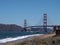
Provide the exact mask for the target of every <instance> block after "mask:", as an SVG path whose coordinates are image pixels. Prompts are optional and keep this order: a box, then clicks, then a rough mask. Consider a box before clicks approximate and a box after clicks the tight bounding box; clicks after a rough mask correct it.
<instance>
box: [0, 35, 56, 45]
mask: <svg viewBox="0 0 60 45" xmlns="http://www.w3.org/2000/svg"><path fill="white" fill-rule="evenodd" d="M54 35H55V34H44V35H39V34H38V35H34V36H30V37H27V38H24V39H18V40H15V41H10V42H7V43H1V44H0V45H22V43H23V42H24V41H25V42H27V41H28V42H30V41H31V40H34V39H35V40H38V39H39V40H40V41H41V39H45V38H48V37H52V36H54Z"/></svg>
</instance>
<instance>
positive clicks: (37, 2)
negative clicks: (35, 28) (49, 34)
mask: <svg viewBox="0 0 60 45" xmlns="http://www.w3.org/2000/svg"><path fill="white" fill-rule="evenodd" d="M44 13H47V18H48V19H47V20H48V25H60V0H0V24H1V23H2V24H16V25H20V26H24V19H26V20H27V25H28V26H31V25H43V14H44Z"/></svg>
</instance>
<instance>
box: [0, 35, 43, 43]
mask: <svg viewBox="0 0 60 45" xmlns="http://www.w3.org/2000/svg"><path fill="white" fill-rule="evenodd" d="M38 35H43V34H33V35H26V36H18V37H15V38H12V37H9V38H5V39H0V43H7V42H10V41H16V40H19V39H24V38H29V37H32V36H38Z"/></svg>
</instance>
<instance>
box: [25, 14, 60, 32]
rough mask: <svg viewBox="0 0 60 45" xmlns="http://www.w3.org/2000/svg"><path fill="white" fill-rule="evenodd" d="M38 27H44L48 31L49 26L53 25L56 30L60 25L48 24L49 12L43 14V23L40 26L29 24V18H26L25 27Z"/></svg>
mask: <svg viewBox="0 0 60 45" xmlns="http://www.w3.org/2000/svg"><path fill="white" fill-rule="evenodd" d="M34 27H35V28H38V27H43V29H44V31H45V32H47V27H53V30H56V29H57V27H60V25H48V24H47V13H44V14H43V25H40V26H27V20H26V19H25V20H24V29H26V30H27V28H30V29H31V28H34Z"/></svg>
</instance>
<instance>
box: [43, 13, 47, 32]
mask: <svg viewBox="0 0 60 45" xmlns="http://www.w3.org/2000/svg"><path fill="white" fill-rule="evenodd" d="M43 29H44V31H45V32H47V14H46V13H44V14H43Z"/></svg>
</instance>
